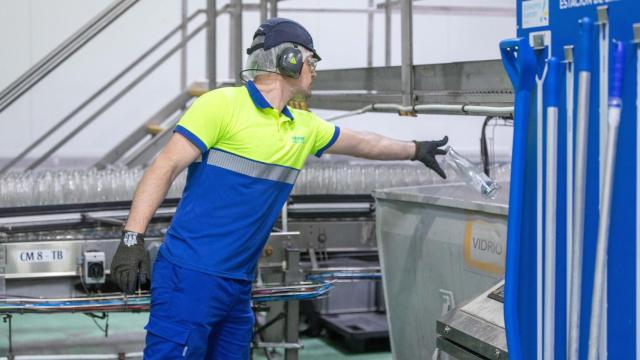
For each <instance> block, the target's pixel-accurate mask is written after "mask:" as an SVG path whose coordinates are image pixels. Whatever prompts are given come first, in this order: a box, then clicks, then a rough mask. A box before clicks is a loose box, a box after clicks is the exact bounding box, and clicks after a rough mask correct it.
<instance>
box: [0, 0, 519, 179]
mask: <svg viewBox="0 0 640 360" xmlns="http://www.w3.org/2000/svg"><path fill="white" fill-rule="evenodd" d="M136 2H137V0H135V1H134V0H126V1H125V0H119V1H115V2H114V3H113V4H112V5H111V6H110V7H109V8H108V9H106V10H105V11H103V12H102V13H100V14H99V15H98V16H97V17H96V18H94V19H92V20H91V21H90V22H89V23H88V24H87V25H85V26H83V28H81V29H80V31H78V32H77V33H75V34H73V35H72V37H70V38H69V40H67V41H65V42H64V43H63V44H62V45H61V46H59V47H58V48H56V49H55V50H54V51H53V52H52V53H51V54H49V55H47V56H46V57H45V58H44V59H43V60H42V61H40V62H38V63H37V64H36V65H35V66H34V67H33V68H32V69H30V70H29V71H28V72H27V73H25V74H24V75H23V76H21V77H20V78H18V80H16V82H14V83H12V84H11V85H10V86H9V87H8V88H7V89H5V90H4V91H2V92H1V93H0V112H1V111H2V110H4V109H5V108H6V107H7V106H9V105H10V104H11V103H12V102H13V101H15V100H16V99H17V98H19V97H20V96H22V95H23V94H24V93H26V91H27V90H28V89H29V88H30V87H32V86H33V85H35V83H37V82H38V81H40V80H42V79H43V78H44V77H45V76H46V75H47V74H48V73H50V72H51V71H53V70H54V69H55V68H56V67H57V66H58V65H59V64H60V63H61V62H62V61H64V60H66V59H68V58H69V57H70V56H72V55H73V54H74V53H75V52H76V51H77V50H78V49H80V48H81V47H82V46H83V45H84V44H85V43H86V42H87V41H89V40H90V39H91V38H93V37H94V36H95V35H96V34H97V33H99V32H100V31H102V30H104V29H105V28H106V27H107V26H108V25H110V24H111V23H113V22H114V21H115V20H116V19H117V18H118V17H119V16H120V15H122V14H123V13H124V12H125V11H126V10H128V9H129V8H131V6H133V5H134V4H135V3H136ZM374 5H375V6H374ZM398 9H399V11H400V29H401V36H402V40H403V41H402V47H401V65H400V66H390V63H391V45H392V44H391V14H392V12H393V11H395V10H398ZM243 11H259V12H260V19H261V20H264V19H267V18H268V17H274V16H277V14H278V12H279V11H280V12H303V11H313V12H322V13H363V14H368V18H367V19H368V24H367V27H368V29H369V30H371V29H372V28H373V14H374V13H377V12H384V14H385V17H384V18H385V21H384V23H385V42H384V43H385V65H386V66H384V67H371V66H370V65H371V64H372V63H373V62H372V53H373V51H372V44H373V38H372V36H373V35H372V32H371V31H369V35H368V39H367V44H368V46H367V54H366V55H367V65H368V67H366V68H359V69H345V70H325V71H319V76H318V79H317V80H316V82H315V84H314V89H315V90H314V96H313V98H311V99H310V101H309V106H310V107H312V108H320V109H332V110H348V111H351V112H350V113H347V114H344V115H341V117H344V116H352V115H356V114H360V113H363V112H366V111H386V112H398V113H399V114H400V115H415V114H416V113H427V114H460V115H481V116H503V117H511V116H512V113H513V108H512V104H513V92H512V88H511V84H510V83H509V81H508V79H507V76H506V74H505V73H504V70H503V69H502V66H501V64H500V62H499V61H497V60H496V61H479V62H464V63H452V64H441V65H414V64H413V61H412V59H413V45H414V44H413V41H412V39H413V34H412V33H413V30H412V29H413V26H412V21H413V14H414V12H415V13H424V12H429V13H431V14H432V13H437V14H442V13H453V12H456V13H462V14H465V15H466V14H473V13H483V14H491V15H494V16H514V15H515V9H511V8H499V7H488V8H487V7H469V6H466V7H457V6H428V5H414V3H413V1H412V0H401V1H391V0H385V1H384V2H378V3H375V4H374V1H369V3H368V7H367V8H365V9H331V8H323V9H302V8H286V7H280V8H279V6H278V1H277V0H260V1H259V3H257V4H256V3H251V4H247V3H243V1H242V0H230V2H229V3H228V4H226V5H224V6H222V7H221V8H219V9H218V8H217V7H216V0H207V2H206V10H202V9H201V10H198V11H196V12H194V13H193V14H191V15H190V16H187V14H186V6H185V4H183V6H182V22H181V23H180V24H179V25H178V26H177V27H175V28H174V29H172V30H171V31H170V32H169V33H167V35H166V36H165V37H163V38H162V39H161V40H160V41H159V42H157V43H156V44H154V45H153V46H152V47H151V48H150V49H149V50H147V51H146V52H145V53H143V54H142V55H141V56H140V57H138V58H137V59H136V60H135V61H133V62H132V63H131V64H130V65H129V66H127V67H126V68H125V69H124V70H123V71H122V72H120V73H119V74H118V75H116V76H115V77H114V78H113V79H111V80H110V81H109V82H107V84H105V85H104V86H103V87H102V88H100V89H99V90H98V91H96V92H95V93H94V94H92V95H91V96H90V97H88V98H87V99H86V100H85V101H84V102H83V103H82V104H81V105H79V106H78V107H77V108H75V109H74V110H73V111H72V112H71V113H69V114H68V115H67V116H65V117H64V118H63V119H62V120H60V121H59V122H58V123H56V124H55V125H54V126H53V127H52V128H51V129H49V130H48V131H46V132H45V133H44V134H43V135H42V136H40V137H39V138H38V139H37V140H36V141H35V142H33V143H32V144H30V145H29V146H28V147H26V148H25V150H23V151H22V152H20V153H19V154H18V155H17V156H16V157H15V158H14V159H12V160H11V161H10V162H9V163H8V164H6V165H5V166H4V167H2V168H0V175H1V174H3V173H5V172H7V171H8V170H10V169H11V168H13V167H14V166H15V165H16V164H18V163H19V162H20V161H21V160H23V159H24V158H25V157H26V156H27V154H29V153H30V152H31V151H32V150H33V149H34V148H35V146H36V145H38V144H41V143H42V142H43V141H44V140H45V139H47V138H48V137H49V136H50V135H51V134H53V133H54V132H56V131H58V130H59V129H60V128H61V127H62V125H64V124H65V123H67V122H68V121H69V120H71V119H72V118H74V117H75V116H76V115H77V114H78V113H80V111H81V110H82V109H84V108H86V107H87V106H89V105H90V104H93V103H94V101H95V100H96V99H97V98H98V97H99V96H100V95H101V94H103V93H104V92H106V91H107V90H108V89H109V88H111V87H112V86H113V85H114V84H115V83H116V82H118V81H119V80H121V79H123V78H124V77H125V76H126V75H127V74H128V73H129V72H130V71H131V70H132V69H133V68H135V67H136V66H137V65H138V64H140V63H141V62H142V61H143V60H144V59H146V58H147V57H148V56H149V55H151V54H152V53H154V52H155V51H156V50H157V49H158V48H159V47H160V46H162V45H163V44H165V43H166V42H167V41H168V40H169V39H170V38H171V37H172V36H173V35H174V34H177V33H180V34H181V41H180V42H179V43H178V44H177V45H176V46H174V47H173V48H172V49H171V50H169V51H168V52H167V53H165V54H164V55H163V56H162V57H161V58H160V59H159V60H158V61H156V62H155V63H154V64H152V65H151V66H150V67H149V68H148V69H147V70H146V71H144V72H143V73H142V75H140V76H138V77H137V78H135V79H134V80H133V81H131V82H130V83H129V84H128V85H127V86H125V88H124V89H123V90H122V91H120V92H119V93H117V94H116V95H115V96H114V97H113V98H111V99H110V100H108V101H107V102H106V104H104V105H103V106H102V107H100V108H99V110H98V111H96V112H95V113H93V114H92V115H91V116H90V117H89V118H87V119H86V120H85V121H83V122H82V123H81V124H80V125H78V126H77V127H76V128H74V129H73V130H71V131H70V132H69V133H68V134H67V135H66V136H64V137H63V138H62V140H60V141H58V142H57V143H56V144H55V145H54V146H53V147H51V148H50V149H48V150H47V151H45V152H44V155H42V156H40V157H39V158H37V159H36V160H35V161H33V162H31V163H30V164H29V165H28V166H27V169H34V168H36V167H38V166H40V165H41V164H42V163H43V162H44V161H45V160H47V158H49V157H50V156H51V155H53V154H54V153H55V151H57V150H58V149H59V148H60V147H62V146H63V145H65V144H66V143H67V142H68V141H69V140H71V139H72V138H73V137H75V136H76V135H77V134H78V133H79V132H81V131H82V130H83V129H84V128H85V127H86V126H88V125H89V124H90V123H92V122H93V121H95V120H96V119H97V118H99V117H100V116H101V115H102V114H103V113H104V112H105V111H106V110H107V109H109V108H110V107H111V106H113V105H114V104H115V103H116V102H117V101H118V100H119V99H121V98H123V97H124V96H125V95H127V93H128V92H129V91H130V90H132V89H133V88H134V87H135V86H137V85H138V84H139V83H140V82H141V81H143V80H144V79H145V78H146V77H147V76H148V75H149V74H151V73H152V72H153V71H155V69H156V68H157V67H159V66H160V65H161V64H163V63H164V62H165V61H166V60H167V59H169V58H170V57H171V56H172V55H173V54H175V53H176V52H180V54H181V55H180V56H181V60H182V61H181V69H180V74H181V83H182V85H183V86H185V85H186V57H187V53H186V45H187V43H188V42H189V41H190V40H191V39H193V37H195V36H196V35H197V34H198V33H199V32H200V31H202V30H204V29H205V28H206V29H207V31H206V37H207V40H206V47H207V49H206V56H207V60H206V73H207V75H208V84H206V86H202V85H201V84H194V85H191V86H189V87H187V88H186V89H185V90H184V92H183V93H182V94H180V95H179V96H178V97H177V98H176V99H174V100H172V101H170V103H169V104H167V105H166V106H165V107H163V109H161V110H160V111H158V112H157V113H156V114H155V115H154V116H153V117H152V118H151V119H149V120H148V121H146V122H145V124H144V125H142V127H141V128H144V129H145V130H144V131H142V130H141V128H138V129H136V130H135V131H134V133H132V134H131V135H130V136H129V137H128V138H127V139H126V140H124V141H122V142H120V143H119V144H118V145H117V146H116V147H114V148H113V149H111V150H110V151H108V153H107V154H106V155H105V156H103V157H102V159H100V161H99V162H98V163H97V164H96V166H97V167H99V168H102V167H105V166H107V165H109V164H113V163H121V164H126V165H131V164H145V163H147V162H148V161H149V160H150V159H152V158H153V156H154V154H155V153H154V152H153V151H152V150H158V149H160V148H161V147H162V145H164V143H165V142H166V141H167V139H168V136H167V134H170V131H168V130H167V129H169V128H171V127H172V126H173V125H174V124H175V121H173V120H169V119H170V118H171V117H173V116H176V114H178V113H180V112H181V111H182V110H184V109H185V107H186V106H187V104H188V102H189V101H190V100H191V99H193V98H194V97H196V96H198V95H199V94H201V93H202V92H203V91H206V90H207V89H212V88H215V87H220V86H227V85H232V84H230V83H220V82H218V80H217V76H216V57H217V47H216V43H215V38H216V27H217V21H216V19H217V17H218V16H220V15H222V14H229V15H230V22H229V24H230V29H229V30H230V31H229V36H230V44H231V51H230V52H229V58H230V59H229V71H230V73H231V74H235V77H234V79H233V83H235V84H236V85H237V84H240V77H239V73H240V70H241V68H242V63H243V61H242V60H243V51H242V47H241V45H240V44H242V38H243V34H242V13H243ZM200 14H206V18H207V20H206V21H205V22H203V23H201V24H200V25H199V26H198V27H197V28H196V29H195V30H193V31H192V32H191V33H188V32H187V28H188V25H189V23H191V22H192V21H194V20H195V18H196V17H199V15H200ZM234 44H236V45H234ZM194 86H196V87H199V88H203V91H193V90H192V88H193V87H194ZM178 100H179V101H178ZM183 100H184V101H183ZM473 106H479V108H473ZM165 122H166V124H165V126H164V127H160V126H161V125H162V124H163V123H165ZM141 143H144V144H142V145H140V146H139V148H138V149H133V148H134V147H135V146H136V145H139V144H141ZM127 153H129V154H130V155H131V154H133V155H135V156H133V155H132V156H129V157H128V158H125V159H122V156H124V155H125V154H127ZM136 154H137V155H136Z"/></svg>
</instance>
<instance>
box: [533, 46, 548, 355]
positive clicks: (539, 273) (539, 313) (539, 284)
mask: <svg viewBox="0 0 640 360" xmlns="http://www.w3.org/2000/svg"><path fill="white" fill-rule="evenodd" d="M539 51H544V50H539ZM537 55H538V56H541V55H540V54H539V53H538V54H537ZM547 69H548V68H547V65H546V64H545V69H544V72H543V73H542V76H541V77H538V76H536V84H537V90H536V91H537V95H536V101H537V104H536V325H537V326H536V335H537V339H538V341H537V351H538V354H542V353H543V348H542V347H543V336H544V334H543V326H542V325H543V311H544V309H543V306H542V305H543V277H544V269H543V267H542V266H543V264H542V257H543V252H542V249H543V246H542V245H543V241H544V240H543V239H544V237H543V235H544V234H543V229H542V223H543V219H542V216H543V214H542V196H543V194H542V191H543V189H544V187H543V184H542V144H543V138H542V137H543V130H542V124H543V119H544V115H543V113H542V112H543V111H544V108H543V106H542V104H543V101H542V100H543V99H542V95H543V93H542V86H543V83H544V79H545V77H546V75H547ZM539 358H540V359H541V358H542V357H539Z"/></svg>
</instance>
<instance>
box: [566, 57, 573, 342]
mask: <svg viewBox="0 0 640 360" xmlns="http://www.w3.org/2000/svg"><path fill="white" fill-rule="evenodd" d="M564 61H565V71H566V78H565V81H566V106H567V136H566V141H567V168H566V173H567V183H566V194H567V200H566V201H567V202H566V207H567V214H566V228H567V244H566V261H567V265H566V268H567V272H566V273H567V274H566V292H567V293H566V298H567V299H571V278H572V276H573V274H572V273H571V271H569V269H572V268H573V265H572V261H573V259H572V257H571V249H573V226H572V223H573V99H574V96H573V87H574V86H573V82H574V80H575V76H574V74H573V72H574V71H573V45H567V46H565V47H564ZM566 308H567V310H566V311H567V313H566V330H565V332H566V334H567V335H566V336H567V339H569V314H570V313H571V308H570V302H569V301H568V300H567V302H566Z"/></svg>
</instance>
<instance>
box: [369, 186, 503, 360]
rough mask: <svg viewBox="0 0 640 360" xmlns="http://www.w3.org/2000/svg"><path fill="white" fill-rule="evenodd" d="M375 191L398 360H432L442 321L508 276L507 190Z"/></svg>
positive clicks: (428, 188) (437, 188)
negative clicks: (485, 193)
mask: <svg viewBox="0 0 640 360" xmlns="http://www.w3.org/2000/svg"><path fill="white" fill-rule="evenodd" d="M501 186H502V189H501V190H500V192H499V194H498V197H497V198H496V199H495V200H488V199H485V198H483V197H482V196H481V195H479V194H477V193H476V192H474V191H473V190H472V189H470V188H468V187H467V186H466V185H464V184H449V185H431V186H421V187H408V188H397V189H387V190H377V191H375V193H374V197H375V199H376V227H377V229H376V231H377V241H378V250H379V252H380V261H381V266H382V273H383V284H384V295H385V301H386V304H387V318H388V321H389V331H390V338H391V348H392V352H393V357H394V359H398V360H405V359H411V360H412V359H425V358H430V357H431V355H432V354H433V352H434V351H435V347H436V320H437V319H439V318H440V317H441V316H442V314H443V313H445V312H447V311H448V310H450V309H452V308H453V307H454V306H456V303H461V302H462V301H465V300H468V299H470V298H472V297H473V296H475V295H479V294H480V293H482V292H484V291H486V290H487V289H489V288H490V287H491V286H492V285H495V284H496V283H497V282H498V281H499V280H500V279H501V278H502V276H503V274H504V263H505V256H506V236H507V209H508V196H509V186H508V183H506V184H501Z"/></svg>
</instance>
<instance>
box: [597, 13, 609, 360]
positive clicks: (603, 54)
mask: <svg viewBox="0 0 640 360" xmlns="http://www.w3.org/2000/svg"><path fill="white" fill-rule="evenodd" d="M608 9H609V7H608V6H607V5H603V6H598V10H597V11H598V24H599V29H600V34H599V36H598V38H599V39H600V56H599V57H600V61H599V64H600V81H599V82H598V83H599V84H600V106H599V107H600V108H599V111H600V126H599V127H600V140H599V145H600V151H599V159H598V163H599V169H598V173H599V177H598V179H599V182H598V184H600V186H599V188H600V194H599V198H602V191H603V189H604V186H603V183H604V176H605V166H606V164H605V161H606V160H605V157H606V156H607V153H606V146H607V138H608V134H607V132H608V131H609V130H608V127H607V116H608V115H607V112H608V107H607V101H608V100H609V13H608ZM603 278H604V290H603V293H605V294H606V292H607V268H606V267H605V268H604V276H603ZM601 306H602V311H603V312H602V318H601V320H602V322H601V323H600V326H601V328H600V333H601V334H606V333H607V312H606V310H605V309H606V308H607V297H606V296H605V297H604V301H603V302H602V303H601ZM599 341H600V349H601V350H603V353H602V354H600V359H602V360H606V359H607V357H606V349H607V337H606V336H601V337H600V340H599Z"/></svg>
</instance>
